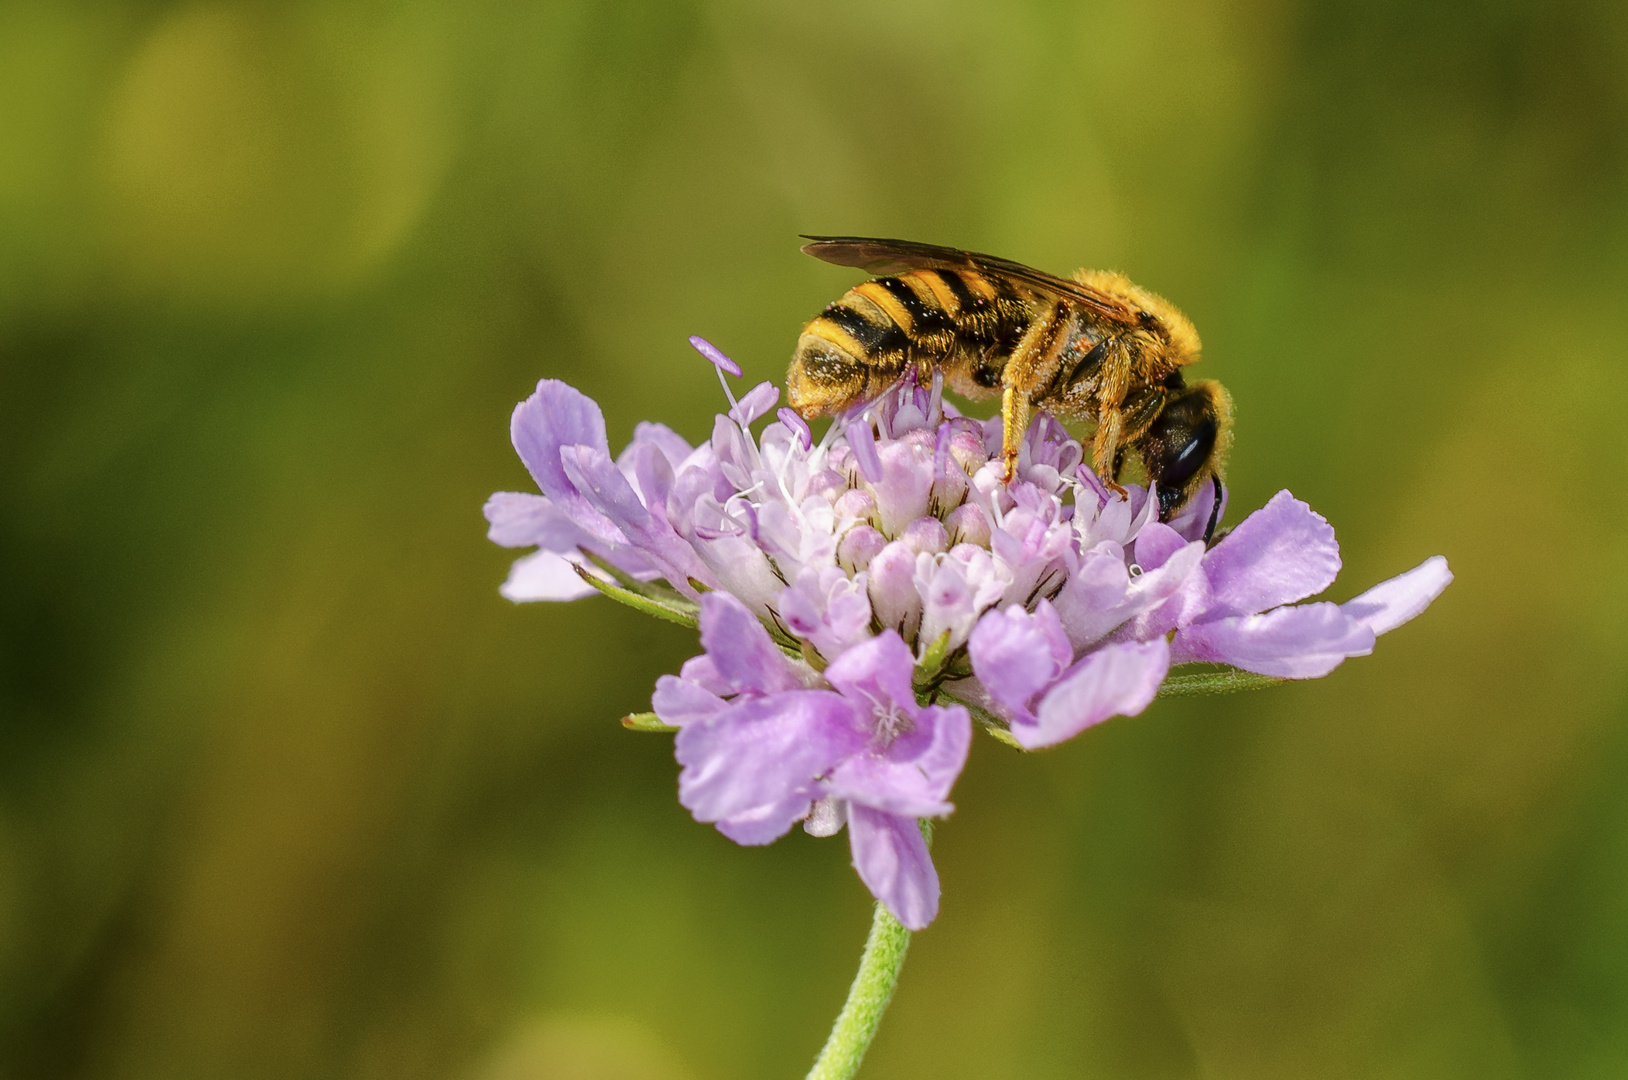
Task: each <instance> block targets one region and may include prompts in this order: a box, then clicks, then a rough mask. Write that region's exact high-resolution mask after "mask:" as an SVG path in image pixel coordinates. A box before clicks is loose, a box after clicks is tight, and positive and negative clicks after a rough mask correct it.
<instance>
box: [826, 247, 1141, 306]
mask: <svg viewBox="0 0 1628 1080" xmlns="http://www.w3.org/2000/svg"><path fill="white" fill-rule="evenodd" d="M803 239H804V240H809V241H812V242H811V243H807V244H804V245H803V252H804V253H805V254H808V255H812V256H814V257H815V258H816V259H819V260H821V261H823V262H828V263H832V264H834V265H836V266H852V267H856V268H858V269H860V270H864V271H866V272H867V273H870V274H873V275H875V276H877V277H890V276H892V275H895V274H902V273H904V272H905V271H907V270H970V271H972V272H973V273H977V274H988V275H990V276H992V277H1000V278H1006V279H1009V280H1012V281H1017V282H1021V283H1022V284H1024V285H1026V286H1028V287H1029V288H1031V289H1034V290H1036V291H1038V292H1042V293H1045V294H1047V295H1048V296H1053V297H1056V298H1057V299H1059V300H1070V301H1073V302H1074V303H1077V304H1079V305H1081V306H1082V307H1084V308H1086V309H1087V310H1089V311H1091V312H1093V313H1094V314H1096V315H1098V316H1100V317H1101V318H1103V319H1107V320H1110V321H1113V322H1118V323H1124V324H1125V325H1127V326H1136V325H1138V323H1140V322H1141V321H1142V319H1143V316H1142V314H1141V313H1140V312H1138V311H1137V310H1136V309H1134V308H1132V307H1131V306H1130V305H1129V304H1126V303H1125V302H1124V301H1123V300H1121V299H1119V298H1118V297H1116V296H1111V295H1109V294H1108V293H1105V292H1103V291H1102V290H1101V289H1093V288H1092V287H1091V286H1089V285H1084V284H1081V283H1080V282H1078V281H1070V280H1069V279H1068V278H1060V277H1056V276H1055V275H1052V274H1048V273H1046V272H1045V271H1044V270H1036V269H1034V268H1033V267H1030V266H1024V265H1023V264H1022V263H1016V262H1013V261H1012V260H1011V259H1001V258H997V257H995V256H994V255H980V254H978V253H977V252H976V251H961V250H960V249H958V248H950V247H940V246H939V245H937V244H918V243H916V242H915V241H914V240H883V239H879V238H876V237H869V236H804V237H803Z"/></svg>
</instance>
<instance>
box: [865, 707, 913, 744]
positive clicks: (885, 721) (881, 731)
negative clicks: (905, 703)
mask: <svg viewBox="0 0 1628 1080" xmlns="http://www.w3.org/2000/svg"><path fill="white" fill-rule="evenodd" d="M872 705H873V708H872V710H871V720H872V722H873V723H874V724H875V729H874V731H875V733H874V734H873V735H872V737H871V741H872V743H873V744H874V745H875V746H876V748H877V749H878V750H886V749H887V748H888V747H889V746H892V745H893V740H894V739H897V738H898V737H899V736H900V735H904V734H907V733H908V732H910V731H911V730H913V729H914V728H915V726H916V725H915V722H914V721H912V720H911V719H910V717H908V716H906V715H905V714H904V713H902V712H900V711H899V708H898V706H896V705H894V704H892V703H883V702H880V701H874V700H873V702H872Z"/></svg>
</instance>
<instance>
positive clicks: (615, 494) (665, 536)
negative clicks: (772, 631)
mask: <svg viewBox="0 0 1628 1080" xmlns="http://www.w3.org/2000/svg"><path fill="white" fill-rule="evenodd" d="M638 456H639V458H640V460H641V462H643V463H644V464H648V465H649V466H650V467H651V468H652V469H653V470H655V471H660V470H663V469H665V467H666V463H665V461H663V460H662V459H661V455H660V453H659V451H657V450H656V448H655V447H644V448H642V452H641V453H640V454H639V455H638ZM560 463H561V464H562V465H563V466H564V467H565V473H566V475H567V476H568V477H570V479H571V481H572V483H573V484H574V485H576V487H577V489H578V490H580V491H581V492H582V494H583V496H586V497H587V498H589V499H591V501H592V503H593V505H594V507H595V508H596V509H597V510H598V511H599V512H601V513H603V514H604V515H605V517H606V518H607V519H608V520H609V521H610V522H611V523H612V524H613V525H614V526H615V527H616V529H617V530H619V532H620V535H621V536H622V538H623V542H624V543H627V544H629V545H630V546H632V547H634V548H636V549H637V550H638V551H639V553H640V554H642V555H644V556H645V557H646V558H648V559H649V560H650V561H651V562H652V563H654V564H655V566H656V568H657V570H659V571H660V572H661V576H662V577H665V578H666V579H667V580H668V582H670V583H671V584H672V586H673V587H674V588H676V589H678V590H679V591H680V592H683V593H687V594H689V595H691V596H694V595H695V590H694V589H693V588H692V587H691V586H690V583H689V581H690V578H695V579H696V580H698V581H701V582H710V583H714V584H715V583H716V579H714V578H713V576H712V574H711V573H710V572H709V571H708V570H707V569H706V567H705V565H704V564H703V563H702V562H701V559H700V558H699V557H698V556H697V555H696V552H695V549H694V548H693V547H691V546H690V545H689V544H687V543H685V542H684V541H683V540H682V539H680V538H679V536H678V534H677V533H675V532H674V531H673V528H672V526H671V525H669V524H668V523H667V516H666V509H667V508H666V504H665V500H664V501H663V502H662V504H661V505H660V507H659V509H658V511H657V512H656V513H655V514H652V513H651V512H650V510H648V509H646V508H645V505H644V503H642V502H640V501H639V495H638V492H636V491H634V490H633V485H632V484H630V483H628V480H627V477H625V476H623V475H622V471H621V470H620V469H618V468H617V467H616V466H615V465H614V464H613V463H612V462H611V459H610V455H608V454H606V453H603V452H602V451H599V450H594V449H592V448H590V447H587V446H567V447H565V448H564V449H562V450H561V451H560ZM645 482H646V483H650V484H653V485H656V486H658V487H659V486H663V482H662V481H659V480H655V479H652V478H651V477H650V476H649V475H647V476H646V479H645ZM668 482H669V483H670V480H669V481H668Z"/></svg>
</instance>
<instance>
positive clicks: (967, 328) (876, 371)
mask: <svg viewBox="0 0 1628 1080" xmlns="http://www.w3.org/2000/svg"><path fill="white" fill-rule="evenodd" d="M1028 315H1029V308H1028V305H1027V303H1026V302H1025V301H1024V299H1023V298H1021V297H1019V296H1018V295H1016V294H1015V293H1014V292H1012V290H1011V289H1009V288H1008V287H1006V286H1005V285H1004V284H1003V283H998V282H995V281H992V280H991V279H989V278H987V277H984V276H983V275H980V274H972V273H963V272H959V271H951V270H944V271H938V270H912V271H910V272H908V273H905V274H901V275H899V276H897V277H885V278H876V279H874V280H871V281H867V282H865V283H864V284H862V285H857V286H855V287H854V288H852V289H850V290H848V292H846V293H845V294H843V296H842V298H841V299H840V300H838V301H837V302H836V303H834V304H831V305H830V306H828V307H827V308H826V309H825V310H824V311H823V312H821V313H820V314H819V315H818V316H816V317H815V318H814V319H813V320H812V321H811V322H810V323H809V324H808V325H807V326H806V327H804V328H803V334H802V337H801V338H799V340H798V342H797V352H796V355H795V356H794V357H793V358H792V365H791V372H790V377H789V380H788V382H789V385H788V388H787V389H788V390H789V392H790V398H791V404H792V406H793V407H794V408H796V409H797V410H799V411H800V412H802V413H804V414H805V415H808V416H814V415H819V414H824V413H831V412H836V411H839V410H840V409H842V408H845V407H846V406H848V405H850V404H852V403H853V402H855V401H859V400H862V399H864V398H866V397H874V396H875V395H876V394H878V393H880V392H881V390H882V389H883V388H885V387H886V386H887V385H888V384H889V383H891V382H893V381H894V380H895V379H897V378H899V376H901V375H902V374H903V373H904V370H905V368H906V367H907V366H908V365H910V364H912V363H925V364H930V365H934V366H940V365H950V364H954V366H955V367H957V368H960V367H968V368H969V370H968V371H967V372H966V373H965V375H966V376H967V377H969V378H970V380H971V388H975V389H979V390H987V389H989V388H992V387H994V386H996V385H998V384H999V382H1000V374H1001V370H1002V368H1003V366H1004V362H1005V358H1006V354H1009V353H1010V345H1011V343H1015V342H1016V341H1017V339H1019V338H1021V337H1022V335H1023V330H1024V327H1025V326H1026V325H1027V322H1028ZM1002 346H1005V347H1004V348H1003V347H1002ZM950 374H951V375H952V381H955V382H961V381H963V380H961V379H955V378H953V376H955V375H956V374H958V372H950Z"/></svg>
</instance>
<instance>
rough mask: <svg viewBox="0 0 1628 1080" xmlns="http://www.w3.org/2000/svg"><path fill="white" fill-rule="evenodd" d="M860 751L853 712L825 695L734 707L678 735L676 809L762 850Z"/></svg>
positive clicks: (795, 694) (806, 693) (793, 695)
mask: <svg viewBox="0 0 1628 1080" xmlns="http://www.w3.org/2000/svg"><path fill="white" fill-rule="evenodd" d="M863 745H864V736H863V735H861V734H860V733H859V732H858V731H856V730H855V727H854V722H853V710H852V709H851V708H850V707H849V706H848V703H847V702H845V701H843V700H842V698H841V697H839V696H837V695H836V694H833V693H831V692H830V691H828V690H795V691H791V692H789V693H784V694H775V695H773V696H771V697H763V698H752V699H750V700H748V701H741V702H736V703H735V704H733V705H731V706H730V707H729V708H728V709H727V710H725V711H724V712H722V713H720V714H718V715H716V716H713V717H711V718H708V719H703V720H698V721H695V722H692V723H689V724H687V725H685V727H684V728H683V729H682V730H680V731H679V733H678V736H677V738H676V740H675V742H674V751H673V752H674V755H675V756H676V757H677V758H678V763H679V764H680V765H682V766H684V771H683V772H681V773H680V774H679V777H678V801H679V802H681V803H682V804H684V806H685V807H686V808H688V809H689V811H690V812H691V813H692V814H694V815H695V819H696V820H697V821H707V822H720V821H723V820H725V819H732V820H733V821H735V822H736V823H737V825H739V826H740V828H741V829H747V828H748V826H749V832H750V835H751V836H752V837H754V839H752V840H750V841H739V842H750V843H767V842H768V841H770V840H772V839H774V838H775V837H776V836H779V835H781V834H782V833H784V832H785V831H786V830H787V829H789V828H791V826H792V825H793V823H795V822H796V821H798V820H799V819H800V818H802V817H803V815H805V814H807V813H808V808H809V805H810V804H811V803H812V802H813V801H814V798H815V796H816V795H817V794H818V791H817V782H816V781H817V778H818V777H819V776H821V775H823V774H824V773H826V772H828V771H830V769H831V767H832V766H834V765H835V764H837V763H838V762H839V761H841V760H842V759H844V758H846V757H849V756H850V755H852V754H854V753H857V752H858V751H859V749H860V748H861V747H862V746H863ZM737 831H739V830H737ZM731 838H732V839H737V840H738V837H734V836H732V837H731Z"/></svg>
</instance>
